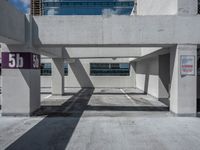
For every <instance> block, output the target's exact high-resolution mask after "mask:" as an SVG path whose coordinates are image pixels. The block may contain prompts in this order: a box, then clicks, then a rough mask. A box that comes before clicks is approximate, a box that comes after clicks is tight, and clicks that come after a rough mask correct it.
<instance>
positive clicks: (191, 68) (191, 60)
mask: <svg viewBox="0 0 200 150" xmlns="http://www.w3.org/2000/svg"><path fill="white" fill-rule="evenodd" d="M180 65H181V66H180V69H181V75H195V56H191V55H182V56H181V64H180Z"/></svg>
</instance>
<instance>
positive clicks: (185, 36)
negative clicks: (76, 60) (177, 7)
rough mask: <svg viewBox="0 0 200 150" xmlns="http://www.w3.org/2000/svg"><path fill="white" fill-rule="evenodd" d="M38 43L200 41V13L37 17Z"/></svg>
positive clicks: (166, 43) (165, 43) (163, 43)
mask: <svg viewBox="0 0 200 150" xmlns="http://www.w3.org/2000/svg"><path fill="white" fill-rule="evenodd" d="M33 22H34V24H33V43H34V45H35V46H41V45H43V46H45V45H62V46H66V47H72V46H76V47H82V46H83V47H84V46H85V47H86V46H87V47H89V46H90V47H91V46H95V47H96V46H101V47H102V46H107V47H109V46H110V47H112V46H114V47H116V46H122V47H125V46H126V47H129V46H130V47H132V46H143V47H145V46H147V47H149V46H154V47H165V46H169V45H170V46H171V45H176V44H177V43H179V44H200V33H199V32H200V31H199V24H200V16H198V15H197V16H173V15H172V16H110V17H105V16H40V17H34V21H33ZM49 24H51V25H49Z"/></svg>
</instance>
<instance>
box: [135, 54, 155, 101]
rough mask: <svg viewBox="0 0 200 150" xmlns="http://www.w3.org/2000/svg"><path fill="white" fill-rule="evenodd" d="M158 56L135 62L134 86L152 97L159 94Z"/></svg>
mask: <svg viewBox="0 0 200 150" xmlns="http://www.w3.org/2000/svg"><path fill="white" fill-rule="evenodd" d="M158 63H159V61H158V56H156V57H151V58H148V59H145V60H141V61H139V62H137V63H136V87H137V88H138V89H140V90H142V91H144V92H146V93H148V94H150V95H152V96H154V97H157V98H158V96H159V76H158V74H159V70H158V67H159V66H158V65H159V64H158Z"/></svg>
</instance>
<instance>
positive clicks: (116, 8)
mask: <svg viewBox="0 0 200 150" xmlns="http://www.w3.org/2000/svg"><path fill="white" fill-rule="evenodd" d="M133 7H134V1H130V0H129V1H121V2H115V1H112V0H102V1H51V0H45V1H43V2H42V10H43V11H42V13H43V15H102V14H104V9H108V8H109V9H110V10H111V11H110V13H114V14H118V15H130V14H131V12H132V9H133Z"/></svg>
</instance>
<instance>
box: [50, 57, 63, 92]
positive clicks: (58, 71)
mask: <svg viewBox="0 0 200 150" xmlns="http://www.w3.org/2000/svg"><path fill="white" fill-rule="evenodd" d="M52 94H53V95H63V94H64V60H63V59H62V58H53V59H52Z"/></svg>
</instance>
